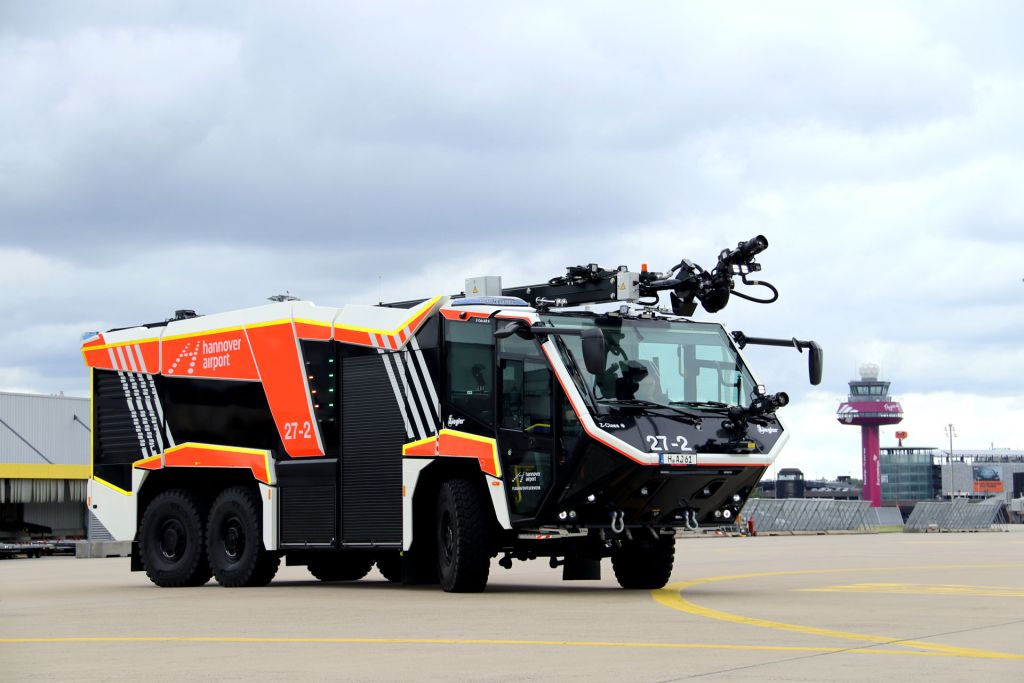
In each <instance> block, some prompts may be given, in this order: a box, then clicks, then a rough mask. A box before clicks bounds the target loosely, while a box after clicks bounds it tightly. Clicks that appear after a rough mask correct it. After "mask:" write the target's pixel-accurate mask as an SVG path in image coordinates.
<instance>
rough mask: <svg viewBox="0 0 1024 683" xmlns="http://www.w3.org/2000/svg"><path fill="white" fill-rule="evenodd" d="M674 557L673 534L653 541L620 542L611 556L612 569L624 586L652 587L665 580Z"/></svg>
mask: <svg viewBox="0 0 1024 683" xmlns="http://www.w3.org/2000/svg"><path fill="white" fill-rule="evenodd" d="M675 556H676V539H675V537H673V536H661V537H659V538H658V540H656V541H655V540H653V539H651V540H643V541H623V543H622V547H621V548H619V549H618V550H617V551H616V552H615V553H614V554H613V555H612V569H614V570H615V578H616V579H618V581H619V585H620V586H622V587H623V588H629V589H647V590H653V589H655V588H662V587H664V586H665V584H666V583H668V579H669V577H670V576H671V575H672V565H673V563H674V562H675Z"/></svg>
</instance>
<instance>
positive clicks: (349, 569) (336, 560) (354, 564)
mask: <svg viewBox="0 0 1024 683" xmlns="http://www.w3.org/2000/svg"><path fill="white" fill-rule="evenodd" d="M307 569H309V573H310V574H312V575H313V576H315V577H316V578H318V579H320V580H321V581H358V580H359V579H361V578H363V577H364V576H366V575H367V574H369V573H370V570H371V569H373V556H372V555H368V554H362V553H358V554H344V555H331V556H328V557H324V558H323V559H316V560H311V561H310V563H309V566H308V567H307Z"/></svg>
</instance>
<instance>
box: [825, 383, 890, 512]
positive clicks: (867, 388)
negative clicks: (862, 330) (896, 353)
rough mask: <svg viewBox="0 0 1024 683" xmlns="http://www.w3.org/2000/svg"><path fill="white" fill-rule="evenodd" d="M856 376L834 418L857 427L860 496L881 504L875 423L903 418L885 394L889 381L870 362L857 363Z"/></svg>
mask: <svg viewBox="0 0 1024 683" xmlns="http://www.w3.org/2000/svg"><path fill="white" fill-rule="evenodd" d="M859 374H860V379H859V380H851V381H850V396H849V398H848V399H847V401H845V402H844V403H841V404H839V410H838V411H837V412H836V418H837V419H838V420H839V423H840V424H845V425H856V426H858V427H860V443H861V463H862V466H863V471H864V490H863V493H862V497H863V498H864V500H869V501H871V506H872V507H879V506H880V505H881V504H882V484H881V476H880V473H879V463H878V452H879V443H878V427H879V426H880V425H893V424H898V423H900V422H902V421H903V408H902V406H900V404H899V403H898V402H897V401H895V400H893V399H892V398H891V397H890V396H889V382H884V381H882V380H880V379H879V378H878V377H879V367H878V366H877V365H875V364H874V363H865V364H864V365H861V366H860V372H859Z"/></svg>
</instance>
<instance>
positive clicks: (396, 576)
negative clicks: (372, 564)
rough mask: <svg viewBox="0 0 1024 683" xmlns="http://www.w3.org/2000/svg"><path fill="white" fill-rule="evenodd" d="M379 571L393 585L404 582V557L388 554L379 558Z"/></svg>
mask: <svg viewBox="0 0 1024 683" xmlns="http://www.w3.org/2000/svg"><path fill="white" fill-rule="evenodd" d="M377 571H379V572H380V574H381V576H383V577H384V578H385V579H387V580H388V581H390V582H391V583H401V582H402V556H401V555H399V554H398V553H397V552H396V553H387V554H386V555H378V556H377Z"/></svg>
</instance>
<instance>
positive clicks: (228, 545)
mask: <svg viewBox="0 0 1024 683" xmlns="http://www.w3.org/2000/svg"><path fill="white" fill-rule="evenodd" d="M221 537H222V538H223V539H224V555H225V556H226V557H227V558H228V559H229V560H230V561H231V562H237V561H238V559H239V558H240V557H241V556H242V553H244V552H245V527H244V525H243V524H242V520H241V519H239V518H238V516H237V515H230V516H229V517H228V518H227V519H225V520H224V524H223V525H222V526H221Z"/></svg>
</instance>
